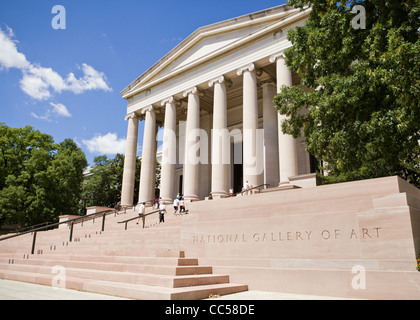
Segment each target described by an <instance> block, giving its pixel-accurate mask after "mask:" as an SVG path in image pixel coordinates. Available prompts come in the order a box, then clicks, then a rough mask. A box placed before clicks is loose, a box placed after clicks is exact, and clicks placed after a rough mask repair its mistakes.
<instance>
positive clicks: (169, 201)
mask: <svg viewBox="0 0 420 320" xmlns="http://www.w3.org/2000/svg"><path fill="white" fill-rule="evenodd" d="M173 203H174V199H168V198H167V199H160V201H159V204H165V205H167V204H173Z"/></svg>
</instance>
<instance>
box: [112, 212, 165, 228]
mask: <svg viewBox="0 0 420 320" xmlns="http://www.w3.org/2000/svg"><path fill="white" fill-rule="evenodd" d="M161 211H162V210H160V209H159V210H155V211H152V212H149V213H146V214H144V213H143V214H139V215H138V216H137V217H134V218H130V219H127V220H124V221H119V222H118V223H119V224H121V223H125V230H127V224H128V223H129V222H130V221H133V220H137V219H139V218H144V219H145V218H146V217H147V216H150V215H152V214H155V213H158V212H161ZM144 222H145V221H144V220H143V229H144Z"/></svg>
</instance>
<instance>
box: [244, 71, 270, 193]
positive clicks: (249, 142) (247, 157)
mask: <svg viewBox="0 0 420 320" xmlns="http://www.w3.org/2000/svg"><path fill="white" fill-rule="evenodd" d="M259 72H260V71H259V70H257V69H256V67H255V65H254V64H253V63H251V64H249V65H247V66H245V67H243V68H240V69H238V71H237V74H238V76H240V75H243V154H244V158H243V171H244V175H243V179H244V182H245V181H248V183H249V185H250V186H251V185H252V186H254V187H255V186H257V185H260V184H262V173H263V170H264V164H263V155H262V145H258V140H257V139H258V138H259V136H258V133H257V129H258V96H257V73H258V74H260V73H259ZM260 149H261V150H260Z"/></svg>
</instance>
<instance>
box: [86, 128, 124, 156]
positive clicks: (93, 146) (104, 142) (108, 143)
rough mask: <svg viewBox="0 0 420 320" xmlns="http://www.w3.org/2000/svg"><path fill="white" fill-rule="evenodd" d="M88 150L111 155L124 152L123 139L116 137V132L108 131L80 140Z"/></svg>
mask: <svg viewBox="0 0 420 320" xmlns="http://www.w3.org/2000/svg"><path fill="white" fill-rule="evenodd" d="M82 143H83V144H84V145H85V146H86V147H87V148H88V150H89V152H91V153H94V154H105V155H113V154H117V153H121V154H124V153H125V143H126V140H125V139H118V137H117V134H116V133H112V132H109V133H107V134H106V135H103V136H101V135H96V136H95V137H94V138H92V139H90V140H82Z"/></svg>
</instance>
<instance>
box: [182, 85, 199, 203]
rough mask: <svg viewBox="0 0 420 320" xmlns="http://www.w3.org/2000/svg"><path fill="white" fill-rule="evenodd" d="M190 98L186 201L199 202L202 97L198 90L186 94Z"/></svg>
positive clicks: (186, 145) (186, 149) (185, 165)
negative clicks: (197, 151) (198, 145)
mask: <svg viewBox="0 0 420 320" xmlns="http://www.w3.org/2000/svg"><path fill="white" fill-rule="evenodd" d="M184 97H188V111H187V112H188V113H187V126H186V130H185V163H184V199H185V201H195V200H199V199H200V198H199V196H198V192H199V183H198V178H199V177H198V173H199V156H198V155H197V154H196V150H197V144H198V143H199V141H197V140H198V137H199V133H198V130H199V129H200V97H199V93H198V88H197V87H194V88H192V89H189V90H187V91H185V92H184Z"/></svg>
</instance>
